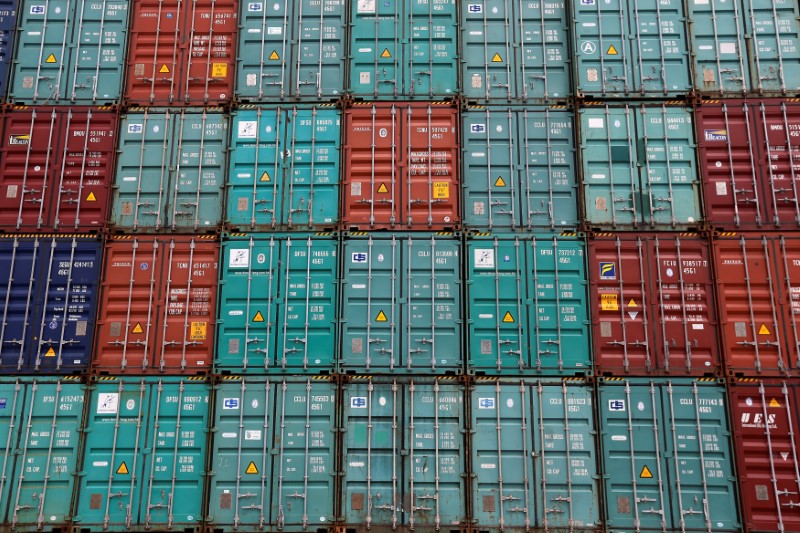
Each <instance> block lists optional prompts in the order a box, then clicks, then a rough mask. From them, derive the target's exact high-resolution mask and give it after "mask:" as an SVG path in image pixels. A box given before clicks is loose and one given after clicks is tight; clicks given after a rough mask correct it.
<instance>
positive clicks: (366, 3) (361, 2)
mask: <svg viewBox="0 0 800 533" xmlns="http://www.w3.org/2000/svg"><path fill="white" fill-rule="evenodd" d="M357 6H358V7H357V9H358V12H359V13H375V0H358V4H357Z"/></svg>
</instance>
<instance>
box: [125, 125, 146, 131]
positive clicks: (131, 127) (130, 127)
mask: <svg viewBox="0 0 800 533" xmlns="http://www.w3.org/2000/svg"><path fill="white" fill-rule="evenodd" d="M143 131H144V128H143V127H142V125H141V124H128V133H142V132H143Z"/></svg>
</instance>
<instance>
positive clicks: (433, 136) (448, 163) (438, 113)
mask: <svg viewBox="0 0 800 533" xmlns="http://www.w3.org/2000/svg"><path fill="white" fill-rule="evenodd" d="M366 1H367V0H362V2H366ZM344 115H345V117H344V118H345V125H344V139H343V148H344V169H343V172H342V187H343V189H344V190H343V193H342V206H341V209H342V213H341V216H342V227H343V228H345V229H355V230H359V229H360V230H376V229H392V230H404V229H407V230H429V231H430V230H453V229H457V228H458V227H459V225H460V223H461V207H460V206H461V202H460V197H461V193H460V190H461V180H460V174H459V168H458V159H459V141H458V139H459V137H458V126H459V116H458V110H457V109H456V108H454V107H452V106H450V105H447V104H446V105H440V104H437V103H430V102H427V103H391V104H389V103H387V104H376V103H370V104H361V105H359V104H356V105H354V106H352V107H350V108H348V109H346V110H345V112H344Z"/></svg>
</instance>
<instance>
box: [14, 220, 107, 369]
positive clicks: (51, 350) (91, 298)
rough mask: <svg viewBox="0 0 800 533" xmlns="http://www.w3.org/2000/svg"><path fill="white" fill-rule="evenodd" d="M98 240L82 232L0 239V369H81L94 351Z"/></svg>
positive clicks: (100, 247) (98, 255)
mask: <svg viewBox="0 0 800 533" xmlns="http://www.w3.org/2000/svg"><path fill="white" fill-rule="evenodd" d="M101 253H102V245H101V243H100V242H99V241H98V240H97V239H93V238H86V237H82V236H78V235H75V236H71V237H69V238H68V237H59V236H54V235H42V236H41V237H39V236H36V237H35V236H33V235H22V236H21V235H16V234H11V235H4V236H3V238H2V239H0V279H2V280H6V281H5V282H3V283H2V284H0V302H3V311H2V322H0V365H1V366H0V372H2V373H12V374H16V373H33V372H35V373H48V374H70V373H78V372H82V371H84V370H85V369H86V367H87V366H88V364H89V359H90V354H91V353H92V344H93V342H92V341H93V334H94V324H95V313H96V308H97V305H98V295H97V290H98V288H97V284H98V278H99V277H100V276H99V274H100V255H101Z"/></svg>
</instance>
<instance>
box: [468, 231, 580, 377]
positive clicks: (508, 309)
mask: <svg viewBox="0 0 800 533" xmlns="http://www.w3.org/2000/svg"><path fill="white" fill-rule="evenodd" d="M466 254H467V256H468V258H467V261H468V263H467V296H466V298H467V305H466V310H467V318H468V324H469V328H468V332H469V345H468V346H469V352H468V359H467V368H468V370H470V371H471V372H474V373H476V374H479V375H481V374H488V375H492V374H507V375H523V374H528V375H530V374H550V375H553V374H560V375H563V374H567V375H572V374H575V373H585V372H591V370H592V362H591V352H590V349H589V342H588V339H589V326H588V324H589V316H588V302H587V300H588V297H587V294H586V288H587V287H586V286H587V283H586V269H585V244H584V243H583V242H582V241H581V240H578V239H576V238H564V237H558V238H556V237H547V236H537V237H530V238H520V237H516V238H513V239H512V238H508V237H506V238H494V239H488V238H487V239H478V238H476V239H473V240H470V241H467V248H466Z"/></svg>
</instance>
